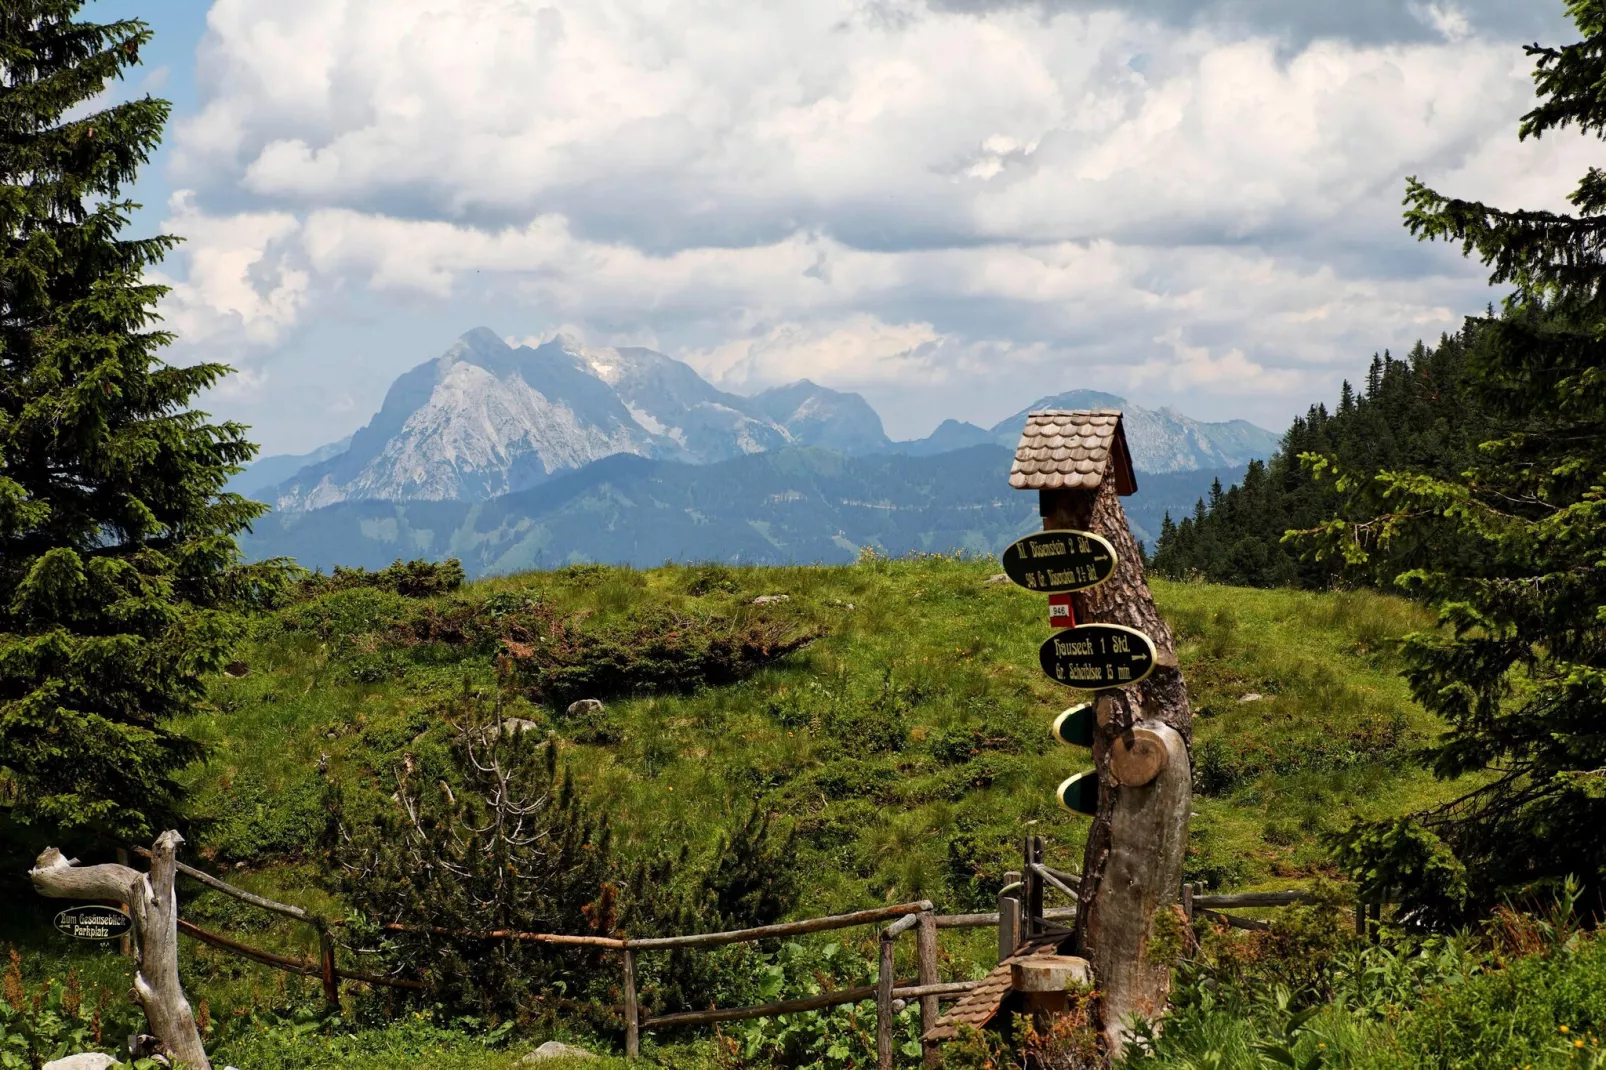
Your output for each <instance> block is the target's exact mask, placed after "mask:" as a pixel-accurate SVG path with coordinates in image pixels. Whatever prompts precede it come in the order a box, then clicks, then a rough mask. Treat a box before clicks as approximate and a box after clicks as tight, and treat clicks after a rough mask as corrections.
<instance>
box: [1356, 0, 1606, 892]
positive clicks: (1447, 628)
mask: <svg viewBox="0 0 1606 1070" xmlns="http://www.w3.org/2000/svg"><path fill="white" fill-rule="evenodd" d="M1568 10H1569V13H1570V14H1571V16H1572V18H1573V20H1574V21H1575V23H1576V24H1577V26H1578V28H1579V30H1580V31H1581V32H1582V33H1583V35H1584V40H1582V41H1580V42H1578V43H1575V44H1571V45H1567V46H1565V47H1560V48H1546V47H1540V46H1538V45H1535V46H1532V47H1530V48H1529V49H1528V52H1529V54H1530V55H1532V56H1535V57H1536V59H1537V71H1536V74H1535V81H1536V83H1537V86H1538V95H1539V97H1540V103H1539V104H1538V106H1537V107H1535V108H1534V109H1533V110H1532V111H1530V112H1529V113H1528V114H1527V115H1526V116H1525V117H1524V118H1523V120H1522V126H1521V136H1522V137H1524V138H1527V137H1529V136H1532V137H1539V136H1541V135H1543V134H1545V133H1548V132H1551V131H1557V130H1561V129H1564V128H1566V127H1567V126H1569V125H1576V126H1577V127H1578V128H1579V130H1580V131H1581V132H1584V133H1591V134H1595V135H1597V136H1606V96H1603V95H1602V93H1601V91H1600V86H1601V85H1602V75H1603V72H1606V0H1572V2H1571V3H1569V5H1568ZM1571 201H1572V204H1573V205H1574V207H1575V208H1576V210H1577V211H1576V213H1575V214H1570V215H1564V214H1553V213H1550V212H1540V211H1508V210H1502V209H1499V208H1494V207H1490V206H1488V205H1484V204H1479V203H1476V202H1470V201H1462V200H1454V199H1451V198H1449V197H1446V196H1444V195H1442V194H1440V193H1437V192H1435V191H1434V190H1432V189H1430V188H1428V187H1427V186H1426V185H1424V184H1422V183H1420V182H1418V181H1416V180H1414V179H1413V180H1412V181H1411V183H1410V185H1409V190H1408V195H1407V198H1406V204H1407V206H1408V210H1407V213H1406V219H1407V221H1408V225H1409V227H1410V229H1411V231H1412V232H1413V233H1414V234H1416V235H1417V236H1418V237H1419V238H1423V239H1434V240H1445V241H1453V242H1458V243H1460V244H1461V246H1462V249H1463V251H1464V252H1466V253H1469V254H1471V253H1475V254H1476V255H1477V256H1478V257H1479V258H1480V259H1481V260H1482V261H1483V263H1484V264H1485V265H1487V266H1489V267H1491V268H1492V275H1491V282H1492V283H1494V284H1496V285H1509V286H1511V287H1512V288H1513V291H1512V293H1511V296H1510V297H1509V298H1508V299H1507V301H1506V303H1505V309H1504V313H1503V314H1502V315H1500V316H1493V317H1489V318H1487V319H1486V320H1484V321H1482V322H1481V323H1480V325H1479V329H1478V331H1477V337H1476V340H1475V344H1474V345H1473V346H1472V347H1471V349H1470V350H1469V352H1468V354H1467V358H1466V375H1467V380H1468V385H1469V388H1470V390H1471V393H1472V396H1473V397H1474V398H1475V399H1476V402H1477V405H1478V407H1479V408H1480V409H1481V410H1482V411H1483V412H1485V413H1487V414H1489V416H1490V419H1491V421H1492V424H1493V428H1492V433H1490V434H1488V435H1487V436H1486V441H1484V442H1483V444H1482V448H1481V449H1479V450H1477V451H1476V452H1475V453H1473V454H1472V455H1471V456H1470V458H1469V461H1468V464H1467V469H1466V471H1464V472H1463V473H1459V474H1456V475H1453V476H1451V477H1446V476H1445V475H1444V474H1443V473H1441V472H1435V471H1432V470H1427V469H1424V468H1422V467H1420V466H1414V465H1407V466H1402V467H1400V468H1399V469H1395V470H1388V471H1384V472H1382V473H1379V474H1377V475H1375V476H1372V477H1371V478H1366V479H1358V480H1357V479H1354V478H1353V477H1350V480H1349V483H1348V484H1347V485H1349V486H1352V487H1353V489H1354V492H1355V494H1356V497H1357V501H1356V507H1357V509H1358V510H1359V512H1361V513H1363V514H1370V515H1371V519H1370V520H1369V521H1368V522H1367V523H1366V524H1365V525H1363V526H1360V527H1357V526H1356V525H1354V524H1353V523H1350V522H1348V521H1335V522H1333V523H1332V524H1331V525H1329V526H1328V527H1327V528H1326V530H1325V534H1326V536H1327V549H1328V550H1330V551H1335V552H1343V553H1346V554H1348V555H1350V556H1351V557H1355V558H1359V557H1364V556H1369V555H1370V556H1376V557H1380V558H1381V559H1383V560H1385V561H1394V562H1398V561H1400V560H1401V559H1402V558H1404V559H1409V560H1411V561H1413V562H1416V564H1415V567H1412V568H1410V569H1408V570H1407V571H1404V572H1403V573H1402V574H1401V575H1400V577H1399V580H1400V582H1401V583H1402V584H1403V585H1407V586H1409V587H1410V588H1412V589H1415V590H1417V591H1420V592H1421V593H1422V594H1423V595H1424V596H1425V597H1426V598H1428V599H1429V600H1431V602H1432V603H1433V604H1435V605H1436V606H1437V607H1438V608H1439V612H1440V618H1441V621H1442V624H1443V628H1442V630H1436V631H1431V632H1426V633H1423V634H1419V635H1413V636H1411V637H1409V639H1408V640H1407V642H1406V644H1405V648H1404V652H1405V656H1406V658H1407V665H1408V667H1407V671H1406V675H1407V678H1408V680H1409V682H1410V684H1411V688H1412V691H1413V693H1414V694H1415V695H1416V698H1417V699H1418V701H1420V702H1421V703H1422V704H1423V705H1424V706H1426V707H1427V708H1428V709H1431V710H1433V711H1434V712H1436V713H1438V714H1439V715H1440V716H1441V717H1443V718H1444V719H1445V721H1446V722H1447V723H1448V725H1449V730H1448V732H1447V733H1446V734H1445V735H1444V737H1443V738H1442V739H1441V740H1440V741H1439V742H1438V743H1437V744H1436V745H1435V746H1434V747H1433V748H1432V749H1431V753H1430V760H1431V764H1432V767H1433V769H1434V770H1435V771H1436V772H1437V773H1439V774H1440V775H1442V776H1445V777H1454V776H1457V775H1460V774H1463V773H1469V772H1475V773H1481V774H1483V775H1484V776H1485V777H1486V778H1487V782H1486V783H1485V784H1484V786H1482V787H1481V788H1479V789H1478V790H1477V791H1474V792H1472V793H1470V794H1468V795H1466V796H1464V797H1463V798H1461V799H1459V800H1457V801H1456V802H1455V803H1453V804H1451V805H1450V806H1448V807H1445V808H1443V809H1440V810H1437V811H1434V812H1432V813H1429V814H1425V815H1419V816H1420V817H1421V819H1422V820H1421V821H1420V822H1419V823H1396V824H1390V825H1387V826H1362V827H1359V828H1357V829H1355V830H1352V831H1351V832H1350V833H1349V834H1348V835H1346V836H1345V837H1344V838H1343V840H1342V842H1341V844H1340V847H1341V857H1342V858H1343V859H1344V860H1345V861H1347V862H1348V863H1349V864H1350V865H1351V867H1352V869H1353V870H1354V872H1355V873H1356V874H1357V875H1358V876H1360V877H1362V878H1363V880H1364V881H1365V882H1366V883H1367V884H1368V885H1369V887H1368V889H1367V890H1368V891H1369V892H1370V893H1371V894H1372V895H1373V896H1375V897H1379V898H1381V897H1383V896H1387V895H1389V894H1390V893H1398V892H1399V891H1400V890H1402V888H1403V889H1404V890H1406V891H1408V892H1411V893H1414V894H1415V895H1416V896H1417V897H1418V898H1420V899H1422V900H1423V901H1424V902H1426V903H1428V904H1430V905H1437V906H1439V907H1441V908H1443V907H1447V906H1449V907H1453V906H1454V905H1455V903H1454V900H1455V899H1456V898H1457V897H1458V896H1457V894H1456V893H1458V892H1459V891H1461V879H1460V876H1459V874H1456V873H1455V872H1454V867H1455V864H1457V863H1459V865H1460V866H1462V867H1464V873H1465V891H1466V892H1467V893H1469V894H1470V896H1471V903H1472V905H1474V906H1477V905H1485V906H1486V905H1489V904H1490V903H1491V901H1492V900H1493V899H1494V897H1496V896H1498V895H1504V894H1510V893H1513V892H1517V891H1522V890H1529V889H1532V888H1534V887H1535V886H1536V885H1543V884H1544V883H1545V882H1552V881H1557V880H1560V879H1561V878H1563V877H1565V876H1567V875H1575V876H1577V877H1579V878H1581V879H1582V880H1583V881H1584V882H1585V883H1586V885H1587V886H1588V888H1589V889H1590V890H1591V891H1592V892H1593V895H1594V900H1595V905H1596V906H1597V908H1599V907H1600V906H1601V905H1602V892H1603V889H1606V259H1603V251H1602V246H1601V242H1600V235H1601V234H1602V232H1603V230H1606V172H1602V171H1601V170H1599V169H1595V168H1592V169H1591V170H1590V171H1589V173H1588V174H1587V175H1586V176H1585V177H1584V179H1583V180H1582V181H1581V182H1580V183H1579V185H1578V187H1577V189H1576V190H1575V191H1574V192H1573V194H1572V197H1571ZM1427 370H1428V371H1429V372H1432V371H1434V369H1432V368H1429V369H1427ZM1468 547H1472V548H1474V549H1475V551H1476V552H1471V553H1464V552H1460V551H1462V550H1464V549H1465V548H1468ZM1434 835H1436V836H1437V837H1438V840H1437V841H1435V839H1434V838H1433V837H1434ZM1445 847H1448V848H1449V851H1450V852H1453V856H1454V857H1453V859H1452V858H1449V857H1447V855H1446V852H1445ZM1391 885H1392V886H1393V887H1391Z"/></svg>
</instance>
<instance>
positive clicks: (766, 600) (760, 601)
mask: <svg viewBox="0 0 1606 1070" xmlns="http://www.w3.org/2000/svg"><path fill="white" fill-rule="evenodd" d="M791 600H792V596H791V595H789V594H761V595H759V596H758V597H757V598H755V599H753V604H754V605H755V606H773V605H774V604H775V603H777V602H790V601H791Z"/></svg>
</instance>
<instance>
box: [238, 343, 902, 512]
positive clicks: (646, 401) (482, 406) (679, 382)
mask: <svg viewBox="0 0 1606 1070" xmlns="http://www.w3.org/2000/svg"><path fill="white" fill-rule="evenodd" d="M840 397H843V398H847V397H852V398H853V399H855V400H859V402H860V404H861V405H862V404H863V401H862V399H858V398H857V395H840ZM865 407H866V408H868V406H865ZM872 415H873V414H872ZM876 426H877V428H878V429H879V426H880V423H879V421H877V425H876ZM825 437H827V438H829V436H825ZM790 442H791V437H790V436H789V435H788V433H787V431H786V429H785V428H784V427H783V426H781V425H780V424H778V423H777V422H775V421H774V420H772V419H770V418H769V417H767V416H766V415H764V413H763V411H762V410H761V409H760V408H759V407H758V405H757V404H756V402H755V401H754V400H753V399H749V398H741V397H737V396H736V395H734V394H727V393H724V392H723V391H720V390H717V389H715V388H714V387H713V386H711V385H710V384H709V383H707V382H706V381H705V380H704V379H703V378H702V377H701V376H699V375H698V374H697V373H696V372H695V371H693V370H692V368H691V367H690V366H689V365H686V364H683V363H681V362H680V361H678V360H674V359H673V358H671V357H666V356H664V355H663V354H662V353H655V352H653V351H652V350H650V349H640V348H626V349H608V348H590V347H587V346H584V345H581V344H580V343H579V342H576V341H575V340H573V339H571V338H567V337H564V336H559V337H557V338H554V339H553V340H551V341H549V342H546V343H543V344H542V345H539V346H536V347H534V348H531V347H529V346H519V347H517V348H515V347H513V346H510V345H508V344H507V343H506V342H504V341H503V340H502V339H501V338H499V337H498V336H497V335H496V333H495V332H493V331H491V330H489V329H487V328H484V327H479V328H476V329H474V330H472V331H469V332H468V333H467V334H465V335H463V336H462V338H460V339H459V340H458V341H457V343H456V344H455V345H453V346H452V348H451V349H449V350H447V351H446V352H445V353H444V354H442V355H441V356H440V357H438V358H436V359H435V360H432V361H428V362H426V363H424V364H420V365H419V366H418V367H416V368H414V369H413V370H411V371H409V372H407V373H406V374H404V375H403V376H402V377H401V378H399V379H397V380H396V382H395V383H394V384H393V385H392V386H391V388H390V391H389V392H388V393H387V394H386V395H385V401H384V404H383V405H382V406H381V407H380V410H379V412H378V414H377V415H376V416H375V417H374V418H373V420H372V421H370V422H369V424H368V426H367V427H364V428H363V429H362V430H360V431H358V432H357V433H356V434H355V435H354V436H353V437H352V440H351V445H350V447H349V448H348V449H346V450H345V451H344V452H341V453H339V454H337V455H335V456H332V457H329V458H327V459H323V460H321V461H319V462H318V463H314V464H310V465H307V466H306V467H304V468H302V469H301V470H300V471H298V472H296V473H295V474H294V475H293V476H291V477H290V478H289V479H286V480H285V481H284V482H282V483H278V484H277V485H276V486H273V487H271V488H268V489H267V490H266V491H265V495H264V496H266V497H267V498H268V499H269V500H270V501H272V502H273V503H274V505H275V506H276V507H277V508H279V509H284V510H305V509H318V508H321V507H323V506H326V505H333V504H334V503H336V502H342V501H355V500H372V499H380V500H393V501H405V500H431V501H440V500H446V499H471V500H476V499H482V498H489V497H492V496H494V495H497V494H504V493H507V492H510V491H516V490H522V489H524V488H526V487H530V486H534V485H535V484H537V483H540V482H542V481H543V480H545V479H546V478H547V477H548V476H550V475H552V474H553V473H554V472H559V471H567V470H571V469H575V468H579V467H581V466H583V465H586V464H589V463H591V462H592V461H596V460H600V459H601V458H603V457H611V456H613V455H614V454H619V453H630V454H636V455H638V456H642V457H650V458H654V459H659V460H671V461H683V462H688V463H693V464H708V463H712V462H714V461H721V460H725V459H727V458H730V457H737V456H741V455H743V454H747V453H758V452H762V451H765V450H771V449H778V448H780V447H782V446H785V445H788V444H789V443H790ZM822 444H824V445H828V446H836V448H841V447H840V446H839V445H836V444H835V443H832V442H822Z"/></svg>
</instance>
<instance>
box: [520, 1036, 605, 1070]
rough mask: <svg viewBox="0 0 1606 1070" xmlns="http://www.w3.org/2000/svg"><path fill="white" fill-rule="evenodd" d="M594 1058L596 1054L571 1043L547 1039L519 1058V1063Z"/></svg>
mask: <svg viewBox="0 0 1606 1070" xmlns="http://www.w3.org/2000/svg"><path fill="white" fill-rule="evenodd" d="M595 1058H596V1055H595V1054H594V1053H592V1052H589V1051H586V1050H585V1049H584V1048H577V1047H575V1046H574V1045H572V1044H564V1043H561V1042H560V1041H556V1040H549V1041H547V1042H546V1043H545V1044H543V1045H541V1046H540V1047H539V1048H536V1049H535V1050H534V1051H532V1052H530V1053H529V1054H528V1055H526V1056H525V1057H524V1058H522V1059H520V1060H519V1065H520V1066H529V1065H531V1064H532V1063H541V1062H545V1061H546V1060H548V1059H595Z"/></svg>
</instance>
